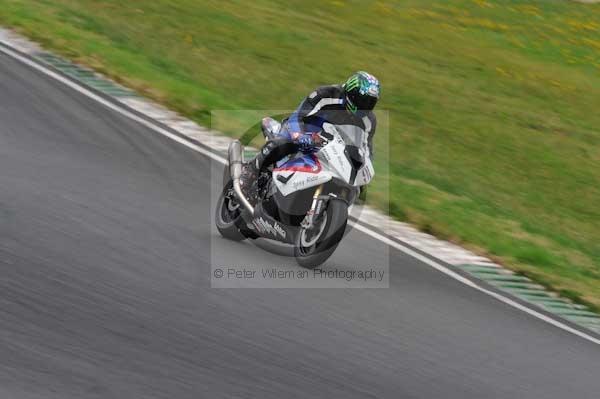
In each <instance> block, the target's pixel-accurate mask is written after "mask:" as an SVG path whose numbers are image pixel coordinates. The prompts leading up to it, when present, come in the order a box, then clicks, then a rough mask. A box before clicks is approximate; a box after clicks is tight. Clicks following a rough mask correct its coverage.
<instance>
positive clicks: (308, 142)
mask: <svg viewBox="0 0 600 399" xmlns="http://www.w3.org/2000/svg"><path fill="white" fill-rule="evenodd" d="M297 142H298V145H299V146H300V149H301V150H303V151H305V150H309V149H311V148H313V147H318V146H320V145H322V144H323V143H324V142H325V140H324V139H323V137H321V136H320V135H319V133H304V134H302V135H300V137H299V138H298V139H297Z"/></svg>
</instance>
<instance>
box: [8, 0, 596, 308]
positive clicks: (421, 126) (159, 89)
mask: <svg viewBox="0 0 600 399" xmlns="http://www.w3.org/2000/svg"><path fill="white" fill-rule="evenodd" d="M0 23H1V24H3V25H7V26H11V27H14V28H16V29H17V30H19V31H21V32H22V33H24V34H26V35H28V36H30V37H32V38H33V39H35V40H37V41H38V42H41V43H42V44H43V45H45V46H47V47H48V48H50V49H52V50H54V51H57V52H58V53H60V54H62V55H65V56H67V57H69V58H71V59H74V60H76V61H78V62H81V63H83V64H86V65H88V66H91V67H93V68H95V69H97V70H99V71H101V72H103V73H105V74H107V75H109V76H111V77H113V78H115V79H116V80H118V81H121V82H122V83H124V84H126V85H128V86H130V87H132V88H135V89H137V90H139V91H140V92H142V93H143V94H145V95H147V96H149V97H152V98H154V99H156V100H158V101H161V102H163V103H165V104H166V105H168V106H170V107H172V108H174V109H176V110H178V111H180V112H181V113H183V114H185V115H187V116H188V117H191V118H192V119H194V120H196V121H198V122H200V123H203V124H207V123H209V121H208V118H209V114H210V110H211V109H244V108H249V109H263V108H264V109H291V108H294V107H295V106H296V104H297V102H298V101H299V100H300V99H301V98H302V97H303V96H304V95H306V94H307V93H308V92H309V91H310V90H312V89H313V88H314V87H315V86H317V85H320V84H327V83H331V82H340V81H342V80H343V79H344V78H345V77H346V76H347V75H348V74H349V73H351V72H352V71H354V70H358V69H365V70H368V71H370V72H372V73H374V74H375V75H377V76H378V77H379V78H380V80H381V81H382V84H383V99H382V101H381V103H380V104H381V108H383V109H387V110H389V111H390V121H389V124H390V132H391V135H390V139H389V142H388V141H386V142H384V140H381V139H379V140H376V147H378V148H379V149H381V150H385V149H388V148H389V151H390V155H391V159H390V161H389V165H385V167H384V166H383V165H381V162H380V164H379V165H377V169H378V171H379V172H380V173H379V174H378V176H377V181H376V182H375V183H374V187H373V188H372V189H371V190H370V193H372V195H371V197H370V200H371V201H372V202H373V203H374V204H375V205H378V206H380V207H382V208H384V209H387V208H388V204H387V200H384V198H385V196H384V195H382V193H383V191H384V190H386V189H387V187H388V184H389V190H390V203H389V209H390V212H391V214H392V215H393V216H395V217H397V218H399V219H402V220H407V221H410V222H412V223H415V224H417V225H418V226H420V227H421V228H422V229H425V230H427V231H430V232H432V233H434V234H436V235H438V236H440V237H442V238H446V239H449V240H452V241H455V242H459V243H461V244H463V245H465V246H467V247H470V248H471V249H474V250H475V251H477V252H480V253H484V254H487V255H488V256H491V257H493V258H494V259H496V260H497V261H499V262H501V263H503V264H504V265H506V266H507V267H509V268H511V269H513V270H516V271H519V272H521V273H524V274H526V275H528V276H530V277H533V278H535V279H536V280H537V281H539V282H541V283H542V284H545V285H547V286H549V287H552V288H553V289H555V290H558V291H561V292H563V294H565V295H567V296H569V297H571V298H573V299H575V300H577V301H580V302H583V303H587V304H589V305H592V306H593V307H594V308H595V309H596V310H599V309H600V243H599V238H600V207H599V205H600V133H598V126H600V112H598V104H599V103H600V51H599V50H600V6H598V5H586V4H578V3H573V2H568V1H564V2H563V1H553V2H549V1H516V0H514V1H499V0H498V1H492V0H488V1H486V0H448V1H445V2H423V1H416V0H412V1H411V0H408V1H402V2H401V1H395V2H381V1H358V0H357V1H317V0H309V1H297V0H295V1H287V2H283V1H269V0H257V1H254V2H252V3H249V2H245V1H231V2H222V1H203V2H197V1H193V0H180V1H177V2H173V1H169V0H154V1H152V2H123V1H113V0H104V1H92V0H52V1H49V0H29V1H21V0H3V2H2V6H1V7H0Z"/></svg>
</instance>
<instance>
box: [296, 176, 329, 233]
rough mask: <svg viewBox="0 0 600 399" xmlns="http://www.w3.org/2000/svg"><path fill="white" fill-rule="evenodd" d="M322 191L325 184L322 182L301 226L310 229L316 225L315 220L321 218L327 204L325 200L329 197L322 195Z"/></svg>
mask: <svg viewBox="0 0 600 399" xmlns="http://www.w3.org/2000/svg"><path fill="white" fill-rule="evenodd" d="M322 192H323V185H322V184H321V185H319V186H317V188H316V189H315V193H314V194H313V199H312V204H311V205H310V209H309V210H308V212H307V213H306V216H305V217H304V220H303V221H302V223H300V226H302V228H304V229H306V230H310V229H312V228H313V227H314V224H315V220H316V219H318V218H319V216H320V215H321V212H322V211H323V206H324V205H325V201H326V200H327V198H326V197H322V196H321V193H322Z"/></svg>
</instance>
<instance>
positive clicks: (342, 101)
mask: <svg viewBox="0 0 600 399" xmlns="http://www.w3.org/2000/svg"><path fill="white" fill-rule="evenodd" d="M379 89H380V87H379V81H378V80H377V78H375V77H374V76H373V75H371V74H369V73H367V72H363V71H360V72H356V73H355V74H353V75H352V76H350V78H348V80H346V83H344V84H343V85H331V86H322V87H319V88H318V89H316V90H315V91H313V92H312V93H310V94H309V95H308V97H306V98H305V99H304V101H302V103H301V104H300V106H299V107H298V109H297V110H296V111H294V113H292V114H291V115H290V116H289V118H288V119H287V120H285V121H284V122H283V125H282V127H281V130H280V132H279V133H278V135H277V137H275V138H274V139H271V140H269V141H268V142H267V143H266V144H265V145H264V146H263V147H262V149H261V150H260V151H259V152H258V154H257V155H256V157H255V158H254V160H253V161H251V162H249V163H248V164H247V167H246V168H245V170H244V174H243V176H242V179H241V185H242V186H243V187H244V188H246V189H247V188H249V186H250V185H252V182H253V181H254V180H255V179H256V177H257V176H258V175H259V172H261V171H263V170H264V169H266V168H267V167H268V166H269V165H272V164H274V163H276V162H277V161H279V160H280V159H282V158H283V157H285V156H287V155H290V154H293V153H296V152H298V151H303V152H310V151H313V150H314V149H315V148H316V147H318V146H319V145H320V144H321V143H322V142H323V138H322V137H321V136H320V135H319V133H318V132H316V131H318V130H320V127H321V126H322V125H323V122H328V123H331V124H334V125H355V126H358V127H360V128H361V129H363V130H365V131H366V132H367V134H368V144H369V151H370V153H371V157H372V156H373V145H372V141H373V136H374V135H375V128H376V125H377V120H376V119H375V114H374V113H373V108H374V107H375V104H377V100H378V99H379ZM270 121H271V119H270V118H265V119H263V126H264V125H265V124H268V123H269V122H270ZM311 129H312V130H311Z"/></svg>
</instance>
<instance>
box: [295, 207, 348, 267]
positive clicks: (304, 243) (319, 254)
mask: <svg viewBox="0 0 600 399" xmlns="http://www.w3.org/2000/svg"><path fill="white" fill-rule="evenodd" d="M347 222H348V205H347V204H346V203H345V202H344V201H341V200H338V199H330V200H329V203H328V204H327V209H326V210H325V211H324V213H323V216H322V221H321V222H320V223H317V225H316V226H315V227H314V228H312V229H310V230H306V229H305V228H301V229H300V232H299V233H298V236H297V237H296V243H295V245H294V257H295V258H296V262H298V264H299V265H300V266H302V267H304V268H307V269H314V268H315V267H317V266H320V265H322V264H323V263H324V262H325V261H326V260H327V259H329V257H330V256H331V255H332V254H333V252H334V251H335V250H336V248H337V246H338V244H339V243H340V241H341V240H342V238H343V237H344V232H345V231H346V224H347Z"/></svg>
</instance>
